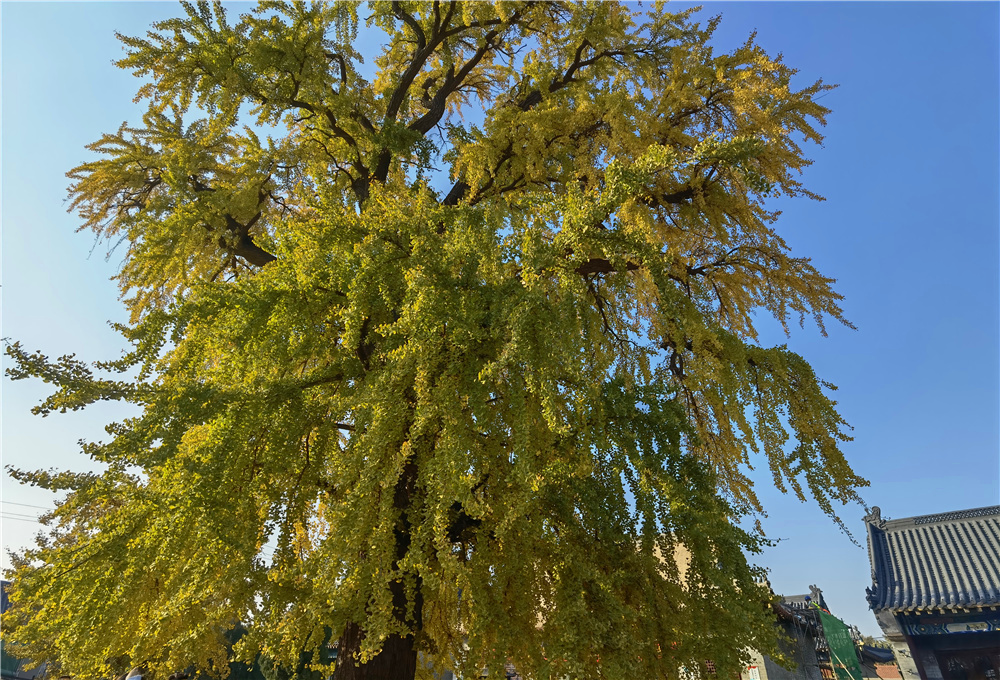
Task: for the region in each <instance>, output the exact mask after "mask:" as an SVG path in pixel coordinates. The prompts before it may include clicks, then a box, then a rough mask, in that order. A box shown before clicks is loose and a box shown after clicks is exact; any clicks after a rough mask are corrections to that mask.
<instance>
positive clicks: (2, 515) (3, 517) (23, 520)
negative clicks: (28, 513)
mask: <svg viewBox="0 0 1000 680" xmlns="http://www.w3.org/2000/svg"><path fill="white" fill-rule="evenodd" d="M0 519H13V520H17V521H18V522H31V523H32V524H41V522H39V521H38V520H37V519H24V518H21V517H11V516H10V515H7V514H6V513H0Z"/></svg>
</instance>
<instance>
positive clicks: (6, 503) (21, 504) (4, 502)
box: [0, 500, 55, 510]
mask: <svg viewBox="0 0 1000 680" xmlns="http://www.w3.org/2000/svg"><path fill="white" fill-rule="evenodd" d="M0 503H3V504H4V505H20V506H21V507H23V508H36V509H38V510H55V508H46V507H44V506H41V505H28V504H27V503H15V502H14V501H3V500H0Z"/></svg>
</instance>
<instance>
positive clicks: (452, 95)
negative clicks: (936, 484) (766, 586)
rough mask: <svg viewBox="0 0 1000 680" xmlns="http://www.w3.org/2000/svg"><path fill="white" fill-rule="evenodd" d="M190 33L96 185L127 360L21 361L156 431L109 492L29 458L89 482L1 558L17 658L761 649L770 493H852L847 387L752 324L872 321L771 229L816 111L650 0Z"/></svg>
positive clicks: (116, 450) (630, 666)
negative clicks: (845, 451) (324, 650)
mask: <svg viewBox="0 0 1000 680" xmlns="http://www.w3.org/2000/svg"><path fill="white" fill-rule="evenodd" d="M183 10H184V11H183V16H182V17H181V18H178V19H173V20H169V21H165V22H161V23H159V24H157V25H155V26H154V28H153V30H152V31H151V32H150V33H149V34H147V35H146V36H145V37H125V36H121V40H122V41H123V43H124V45H125V47H126V56H125V57H124V58H123V59H122V60H121V62H119V66H121V67H122V68H125V69H129V70H131V71H133V72H134V73H135V74H136V75H138V76H140V77H142V78H144V79H145V80H144V82H145V84H144V85H143V87H142V89H141V90H140V93H139V96H140V98H141V99H142V100H144V101H146V102H147V103H148V106H149V108H148V112H147V113H146V115H145V116H144V118H143V121H142V124H141V125H140V126H137V127H131V126H127V125H125V126H122V127H121V128H120V129H119V130H118V131H117V132H115V133H111V134H108V135H105V136H104V137H102V138H101V139H100V140H99V141H98V142H96V143H95V144H94V145H93V146H92V149H93V150H94V151H97V152H98V154H99V157H98V159H97V160H94V161H91V162H88V163H85V164H83V165H81V166H80V167H78V168H76V169H75V170H73V171H72V172H71V173H70V177H71V179H72V186H71V188H70V193H71V197H72V207H73V209H74V210H76V211H77V212H78V213H79V215H80V216H81V218H82V219H83V221H84V226H85V228H90V229H92V230H93V231H94V232H95V233H96V234H97V235H98V237H99V238H101V239H106V240H107V241H108V242H109V243H110V244H111V245H112V246H119V245H120V249H119V250H118V251H117V252H119V253H120V254H121V255H122V257H123V264H122V268H121V271H120V274H119V276H118V280H119V283H120V285H121V290H122V293H123V297H124V298H125V299H126V302H127V304H128V306H129V309H130V310H131V322H130V324H128V325H126V326H122V327H121V329H120V330H121V332H122V333H123V334H124V335H125V337H126V338H127V339H128V340H129V341H130V342H131V343H132V345H133V347H134V349H133V351H132V352H131V353H129V354H127V355H126V356H124V357H122V358H121V359H119V360H115V361H110V362H105V363H100V364H97V365H96V366H95V367H93V368H92V367H90V366H88V365H86V364H84V363H81V362H79V361H78V360H76V359H74V358H72V357H64V358H62V359H60V360H57V361H50V360H49V359H47V358H46V357H44V356H41V355H38V354H31V353H29V352H27V351H26V350H24V349H23V348H22V347H21V346H20V345H17V344H14V345H12V346H11V347H10V348H9V353H10V354H11V355H12V356H13V357H14V359H15V364H14V368H12V369H11V373H12V375H13V377H15V378H25V377H40V378H42V379H44V380H47V381H49V382H51V383H53V384H54V385H55V387H56V391H55V392H54V394H53V396H52V397H50V398H49V399H48V400H46V401H45V402H44V403H43V404H41V405H40V406H39V407H38V410H39V411H40V412H41V413H43V414H44V413H48V412H51V411H64V410H67V409H77V408H81V407H84V406H86V405H87V404H89V403H92V402H94V401H97V400H103V399H116V400H124V401H126V402H129V403H133V404H135V405H137V406H139V407H141V414H140V415H138V416H137V417H136V418H134V419H130V420H128V421H126V422H122V423H118V424H114V425H112V426H110V427H109V428H108V431H109V435H110V438H109V439H108V440H107V441H106V442H100V443H86V444H85V445H84V452H85V453H86V454H87V455H89V456H90V457H92V458H93V459H94V460H95V461H97V462H99V463H100V464H102V465H103V466H104V469H106V472H103V473H100V474H96V473H95V474H73V473H40V472H30V471H23V470H16V471H14V474H15V476H16V477H18V478H19V479H22V480H24V481H26V482H30V483H34V484H37V485H40V486H42V487H45V488H49V489H53V490H67V491H68V492H69V493H68V496H67V498H66V501H65V502H63V503H62V504H61V505H60V506H59V507H58V509H57V510H56V511H55V512H54V513H53V515H52V517H51V529H50V534H49V535H47V536H46V537H44V538H42V539H40V543H39V545H38V546H37V547H36V548H33V549H30V550H27V551H26V552H24V553H23V554H21V555H20V556H18V557H17V568H16V572H15V580H16V583H15V586H14V591H13V592H14V600H15V603H16V606H15V608H14V609H13V610H12V611H11V613H10V615H9V616H8V617H7V618H5V620H4V626H5V633H4V634H5V635H10V636H11V637H12V638H13V639H14V640H15V641H17V642H19V643H21V644H22V645H23V647H22V650H23V655H25V656H29V657H32V658H36V659H50V660H52V661H53V662H54V663H57V664H58V667H59V669H61V672H65V673H69V674H72V675H73V676H76V677H80V678H88V679H89V678H94V679H95V680H96V679H97V678H108V677H111V676H113V675H115V674H117V673H121V672H123V671H124V670H127V669H128V668H129V667H130V666H132V665H144V666H145V667H146V669H147V671H148V672H152V673H155V674H157V676H158V677H165V676H166V675H167V674H169V673H170V672H172V671H176V670H179V669H182V668H185V667H188V666H189V665H190V664H196V665H197V666H198V667H199V668H201V669H203V670H207V671H214V672H218V673H222V674H224V673H225V669H226V668H227V667H228V665H227V664H228V658H227V656H228V654H229V652H228V649H229V647H227V644H226V637H225V636H226V632H227V631H230V630H232V629H233V627H234V626H236V625H237V624H240V625H241V626H245V627H246V630H247V632H246V634H245V635H244V636H243V637H242V638H241V639H240V641H239V643H238V644H237V645H236V647H235V650H236V651H235V652H234V653H235V654H236V655H238V656H239V657H240V658H242V659H244V660H252V659H253V658H255V657H256V656H257V655H258V654H259V653H262V654H263V655H264V657H265V658H267V659H269V660H270V661H269V663H271V666H270V667H274V664H278V666H283V667H285V668H290V669H294V668H296V667H298V666H301V663H302V662H301V659H302V658H313V657H312V656H307V657H303V656H302V655H303V654H305V653H306V652H307V651H308V650H314V649H317V648H319V647H320V646H322V645H323V644H324V643H325V641H326V640H327V639H328V638H329V637H330V635H331V633H332V635H333V638H334V639H338V640H339V643H340V654H341V659H342V661H343V660H345V659H346V660H347V662H346V663H341V664H340V665H339V666H338V668H337V674H338V675H339V676H340V677H380V674H382V673H384V672H386V669H387V668H392V669H393V673H395V674H396V675H398V676H400V677H406V676H407V675H412V673H413V672H417V671H418V668H417V667H418V666H419V667H420V668H419V672H421V673H426V672H429V671H428V670H427V669H426V668H425V666H426V664H428V663H430V664H433V668H434V669H437V670H440V669H444V668H452V669H455V670H457V671H459V672H461V673H463V674H464V675H465V677H475V676H477V675H478V673H479V672H480V671H481V670H482V669H483V668H490V669H499V668H502V667H503V665H504V664H505V663H513V664H514V666H515V667H516V668H517V669H518V671H519V672H520V673H521V674H522V675H524V676H527V677H550V678H562V677H614V678H626V677H637V678H638V677H672V678H676V677H679V675H680V674H681V672H682V669H686V671H684V672H686V673H688V674H689V675H693V676H697V675H701V674H703V673H704V672H705V671H704V663H703V662H704V661H705V660H706V659H711V660H713V661H714V663H715V666H716V668H718V669H719V672H720V673H729V672H730V671H731V670H732V669H734V668H736V667H738V666H739V664H740V663H742V660H741V659H740V655H741V654H743V653H745V650H746V649H747V648H750V647H755V648H757V649H761V650H765V651H766V650H769V649H772V643H771V640H770V638H769V635H770V633H769V627H768V621H767V612H766V608H765V601H766V599H767V594H766V592H765V591H764V590H763V589H762V587H761V586H759V585H757V582H758V581H760V579H761V577H762V575H761V573H760V572H759V571H757V570H756V569H754V568H752V567H750V566H748V563H747V561H746V557H745V554H746V553H752V552H754V551H756V550H758V549H759V548H760V545H761V543H760V539H759V537H757V536H755V535H752V534H749V533H746V532H744V531H743V530H741V529H740V528H738V526H737V524H736V520H737V518H738V517H740V516H743V515H744V514H745V513H747V512H753V511H760V510H762V508H761V507H760V504H759V501H758V499H757V496H756V495H755V493H754V489H753V487H752V485H751V484H750V481H749V479H748V477H747V476H746V469H747V465H748V464H750V463H751V462H752V461H759V462H760V463H762V464H764V465H768V466H770V469H771V471H772V472H773V475H774V482H775V484H776V485H778V487H779V488H782V489H786V488H790V489H791V490H792V491H793V492H794V493H796V494H797V495H799V496H800V497H802V498H803V499H805V498H806V497H808V496H811V497H812V498H813V499H815V502H817V503H818V504H819V506H820V507H821V508H822V509H823V510H824V511H826V512H827V513H829V514H831V516H835V507H834V503H841V502H848V501H851V500H853V499H855V498H856V493H855V489H856V488H857V487H858V486H860V485H863V484H864V482H863V480H861V479H859V478H858V477H857V476H855V475H854V473H853V472H852V471H851V469H850V467H849V466H848V464H847V463H846V461H845V459H844V457H843V455H842V453H841V451H840V449H839V445H840V443H841V442H843V441H845V440H847V439H848V437H846V436H845V434H844V432H843V430H844V427H845V424H844V422H843V420H842V419H841V418H840V416H839V415H838V414H837V412H836V410H835V409H834V404H833V402H832V401H831V400H830V399H829V397H828V396H827V395H826V393H825V388H832V386H830V385H828V384H826V383H824V382H822V381H820V380H819V379H818V378H817V377H816V376H815V375H814V373H813V371H812V369H811V368H810V366H809V364H808V363H806V362H805V361H804V360H803V359H802V358H801V357H799V356H797V355H795V354H793V353H792V352H790V351H788V350H787V349H786V348H784V347H771V348H769V347H762V346H760V345H759V344H757V332H756V330H755V328H754V319H755V316H754V315H755V314H760V313H765V314H769V315H771V316H773V317H774V318H776V319H777V320H778V321H779V322H780V323H782V324H784V325H785V326H786V329H787V324H788V323H789V322H795V323H800V322H801V321H802V320H803V319H805V318H806V317H809V318H811V319H814V320H815V322H816V323H818V324H819V325H820V328H821V329H822V327H823V321H824V319H833V320H835V321H837V322H843V323H846V321H844V319H843V317H842V314H841V310H840V308H839V306H838V301H839V299H840V298H839V296H838V295H837V294H836V293H835V292H834V291H833V290H832V289H831V284H832V280H831V279H829V278H827V277H825V276H823V275H822V274H820V273H819V272H818V271H816V269H814V267H813V266H812V265H811V264H810V262H809V260H808V259H807V258H802V257H796V256H793V255H792V254H791V253H790V252H789V250H788V248H787V247H786V245H785V243H784V241H783V240H782V239H781V237H780V236H779V235H778V234H777V233H776V232H775V231H774V228H773V225H774V222H775V218H776V215H775V214H774V213H772V212H769V210H768V208H767V207H766V201H767V199H769V198H774V197H777V196H797V195H805V196H812V195H811V194H810V193H809V192H808V191H806V190H805V189H804V188H803V187H802V186H801V185H800V184H799V181H798V179H797V178H798V175H799V172H800V171H801V170H802V169H803V168H804V167H805V166H806V165H808V163H809V161H808V160H807V159H806V158H805V157H804V156H803V151H802V149H801V148H800V145H802V144H804V143H806V142H819V141H820V139H821V137H820V135H819V134H818V132H817V131H816V127H815V126H817V125H821V124H822V123H823V122H824V116H825V115H826V114H827V113H828V112H827V110H826V109H824V108H823V107H822V106H821V105H819V104H817V103H816V101H815V100H816V98H817V95H819V94H820V93H822V92H824V91H826V90H827V89H829V88H828V86H826V85H824V84H822V83H821V82H818V83H816V84H814V85H811V86H808V87H805V88H803V89H794V88H793V87H792V86H791V79H792V76H793V74H794V71H793V70H792V69H791V68H789V67H788V66H786V65H784V64H783V63H782V62H781V60H780V59H776V58H773V57H769V56H768V55H767V54H766V53H765V52H764V51H763V50H762V49H761V48H759V47H758V46H756V45H755V44H754V42H753V41H752V39H751V40H749V41H748V42H747V43H746V44H745V45H743V46H742V47H740V48H739V49H737V50H735V51H733V52H731V53H727V54H716V53H714V52H713V50H712V48H711V47H710V46H709V40H710V38H711V35H712V32H713V30H714V28H715V25H716V23H717V20H716V19H713V20H711V21H709V22H708V23H707V25H699V24H698V23H696V22H695V20H694V17H693V15H692V14H691V13H690V12H684V13H680V14H671V13H669V12H667V11H665V10H664V9H663V8H660V7H656V8H654V9H653V10H651V11H649V12H648V13H644V11H642V12H638V13H637V12H635V11H633V10H632V9H629V8H627V7H623V6H621V5H617V4H613V3H604V2H601V3H593V4H573V5H570V4H561V3H543V2H534V3H532V2H525V3H523V2H497V3H486V2H481V3H456V4H450V3H438V2H426V3H425V2H392V3H389V2H382V3H374V4H372V5H370V6H368V7H363V6H359V5H356V4H354V3H342V4H339V3H338V4H321V5H304V4H300V3H284V2H265V3H262V4H261V5H260V6H259V7H258V8H257V9H255V10H254V11H253V12H252V13H250V14H247V15H245V16H242V17H240V18H239V19H238V21H237V22H235V23H233V22H232V21H231V20H230V19H227V17H226V16H225V13H224V12H223V11H222V9H221V8H220V7H210V6H208V5H203V4H198V5H195V6H192V5H188V4H184V5H183ZM359 17H360V18H359ZM365 22H367V25H365ZM376 39H379V40H382V42H383V47H382V48H381V49H379V50H375V49H374V48H373V47H372V46H371V42H372V41H374V40H376ZM376 52H377V57H376V58H375V63H374V67H373V68H370V67H369V66H368V65H365V64H363V59H362V56H363V54H364V55H367V56H369V57H370V56H371V55H372V54H375V53H376ZM372 71H373V72H374V75H373V76H371V78H370V79H367V78H366V77H365V76H364V75H363V74H364V73H370V72H372ZM814 198H815V197H814ZM116 373H117V374H119V377H117V378H116V377H114V376H115V374H116ZM754 456H757V457H756V458H755V457H754ZM303 650H306V651H303ZM418 653H419V658H418ZM315 658H320V657H319V656H316V657H315ZM313 670H322V669H319V668H314V669H313ZM727 677H728V676H727Z"/></svg>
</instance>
